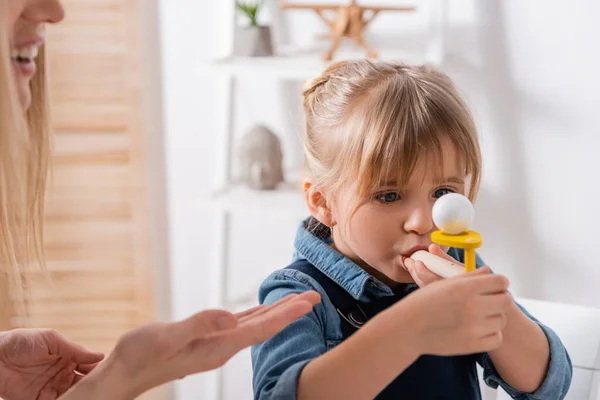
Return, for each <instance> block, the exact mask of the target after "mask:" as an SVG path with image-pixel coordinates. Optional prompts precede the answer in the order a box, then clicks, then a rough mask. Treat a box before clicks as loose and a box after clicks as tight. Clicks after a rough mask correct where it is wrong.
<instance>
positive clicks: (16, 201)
mask: <svg viewBox="0 0 600 400" xmlns="http://www.w3.org/2000/svg"><path fill="white" fill-rule="evenodd" d="M7 6H8V4H7V1H6V0H0V290H1V293H0V307H1V308H0V330H3V329H9V328H11V324H10V319H11V317H13V316H16V315H21V316H24V315H25V314H26V304H27V303H26V296H25V294H26V285H25V270H26V268H27V267H28V266H30V265H31V264H39V265H40V266H41V267H42V269H44V265H45V264H44V251H43V235H42V230H43V217H44V192H45V187H46V177H47V169H48V160H49V153H50V139H49V132H50V129H49V120H48V109H47V107H48V101H47V99H46V94H47V90H46V84H47V82H46V74H45V56H44V51H43V49H40V55H39V56H38V58H37V62H36V63H37V65H38V72H37V73H36V75H35V76H34V78H33V79H32V81H31V94H32V101H31V106H30V108H29V109H28V111H27V112H26V113H24V111H23V107H22V105H21V104H20V101H19V97H18V92H17V88H16V85H15V80H14V76H13V68H12V65H11V59H10V43H9V37H10V36H9V35H10V32H8V30H7V27H9V26H10V23H9V21H8V9H7Z"/></svg>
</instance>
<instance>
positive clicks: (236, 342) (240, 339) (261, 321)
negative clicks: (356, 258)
mask: <svg viewBox="0 0 600 400" xmlns="http://www.w3.org/2000/svg"><path fill="white" fill-rule="evenodd" d="M313 307H314V303H313V302H312V301H307V300H298V301H292V302H288V303H286V304H283V305H282V306H280V307H276V308H272V309H270V310H269V312H268V313H265V314H263V315H261V316H258V317H256V318H253V319H251V320H249V321H246V322H245V323H242V324H240V326H239V327H238V328H237V329H234V330H232V331H231V332H230V334H227V333H224V335H227V336H228V337H224V338H223V339H224V340H225V341H227V342H228V344H229V345H230V346H232V347H233V351H239V350H241V349H243V348H246V347H248V346H251V345H253V344H257V343H261V342H263V341H265V340H267V339H269V338H270V337H271V336H273V335H275V334H276V333H278V332H279V331H281V330H282V329H284V328H285V327H286V326H288V325H289V324H291V323H292V322H294V321H296V320H297V319H298V318H300V317H302V316H303V315H306V314H308V313H309V312H311V311H312V309H313Z"/></svg>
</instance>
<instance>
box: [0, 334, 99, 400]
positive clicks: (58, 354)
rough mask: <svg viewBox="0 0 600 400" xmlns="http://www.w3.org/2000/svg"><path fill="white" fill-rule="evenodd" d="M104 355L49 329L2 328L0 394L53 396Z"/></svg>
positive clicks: (9, 397)
mask: <svg viewBox="0 0 600 400" xmlns="http://www.w3.org/2000/svg"><path fill="white" fill-rule="evenodd" d="M103 358H104V355H103V354H101V353H97V352H93V351H89V350H86V349H84V348H83V347H81V346H79V345H77V344H75V343H72V342H70V341H69V340H67V339H66V338H65V337H64V336H62V335H61V334H60V333H58V332H56V331H55V330H52V329H14V330H12V331H8V332H2V333H1V334H0V397H2V398H3V399H6V400H29V399H44V400H53V399H56V398H58V397H59V396H60V395H61V394H63V393H65V392H66V391H67V390H68V389H69V388H70V387H71V386H73V385H74V384H75V383H77V382H78V381H79V380H80V379H81V378H82V376H83V375H85V374H87V373H88V372H90V371H91V370H92V369H93V368H94V367H95V366H96V364H97V363H98V362H99V361H101V360H102V359H103ZM75 371H77V373H76V372H75Z"/></svg>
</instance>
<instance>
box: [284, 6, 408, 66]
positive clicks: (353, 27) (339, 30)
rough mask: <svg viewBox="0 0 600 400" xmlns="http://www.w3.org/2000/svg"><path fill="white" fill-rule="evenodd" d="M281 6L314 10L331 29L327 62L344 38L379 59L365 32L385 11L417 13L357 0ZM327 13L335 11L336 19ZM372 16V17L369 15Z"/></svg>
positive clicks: (289, 8) (324, 57) (325, 57)
mask: <svg viewBox="0 0 600 400" xmlns="http://www.w3.org/2000/svg"><path fill="white" fill-rule="evenodd" d="M279 6H280V8H281V9H284V10H293V9H296V10H312V11H314V12H316V13H317V15H318V16H319V17H320V18H321V19H322V20H323V21H324V22H325V24H326V25H327V26H328V27H329V28H330V29H331V35H330V37H331V46H330V48H329V50H327V51H326V52H325V54H323V59H324V60H325V61H330V60H332V59H333V57H334V55H335V52H336V51H337V50H338V48H339V47H340V44H341V41H342V39H343V38H348V39H351V40H353V41H354V42H355V43H356V44H357V45H358V46H359V47H360V48H361V49H363V50H364V51H365V53H366V55H367V57H370V58H377V53H376V52H375V50H374V49H373V48H372V47H371V46H369V44H368V43H367V42H366V40H365V38H364V31H365V28H366V27H367V25H369V24H370V23H371V22H372V21H373V19H374V18H375V17H376V16H377V15H378V14H379V13H380V12H383V11H401V12H410V11H415V10H416V7H414V6H396V7H393V6H380V7H376V6H361V5H359V4H358V2H357V0H352V2H351V3H350V4H348V5H339V4H295V3H290V2H288V1H286V0H281V1H280V2H279ZM326 11H335V12H336V18H335V20H334V21H332V20H330V19H329V18H328V17H327V16H326V15H325V12H326ZM369 14H370V15H369Z"/></svg>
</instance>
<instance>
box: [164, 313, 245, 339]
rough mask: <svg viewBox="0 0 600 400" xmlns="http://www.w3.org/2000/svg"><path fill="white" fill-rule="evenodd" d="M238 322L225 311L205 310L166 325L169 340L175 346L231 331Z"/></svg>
mask: <svg viewBox="0 0 600 400" xmlns="http://www.w3.org/2000/svg"><path fill="white" fill-rule="evenodd" d="M237 324H238V321H237V319H236V318H235V316H234V315H233V314H232V313H230V312H228V311H225V310H205V311H202V312H199V313H197V314H194V315H192V316H191V317H189V318H187V319H184V320H183V321H179V322H174V323H171V324H168V325H169V327H168V329H169V338H170V340H172V341H173V342H174V343H177V345H179V346H180V345H181V344H182V343H189V342H191V341H193V340H196V339H200V338H202V337H204V336H206V335H210V334H213V333H216V332H219V331H223V330H227V329H233V328H235V327H236V326H237Z"/></svg>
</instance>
